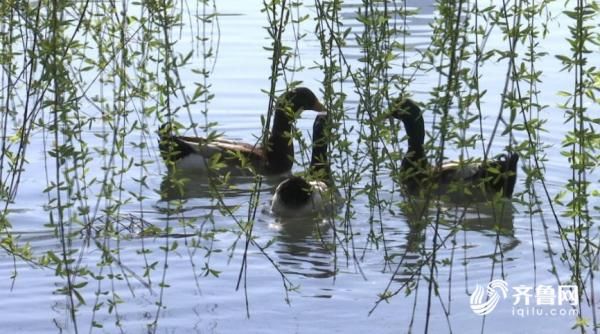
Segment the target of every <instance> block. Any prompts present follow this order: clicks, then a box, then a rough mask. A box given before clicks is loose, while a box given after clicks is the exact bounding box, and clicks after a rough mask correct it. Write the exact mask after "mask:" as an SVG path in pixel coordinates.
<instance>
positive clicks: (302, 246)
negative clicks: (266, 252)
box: [269, 217, 335, 278]
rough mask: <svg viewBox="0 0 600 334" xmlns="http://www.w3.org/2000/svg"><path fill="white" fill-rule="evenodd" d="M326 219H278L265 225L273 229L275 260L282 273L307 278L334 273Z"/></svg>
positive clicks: (324, 276) (328, 275) (328, 223)
mask: <svg viewBox="0 0 600 334" xmlns="http://www.w3.org/2000/svg"><path fill="white" fill-rule="evenodd" d="M332 223H333V222H330V221H328V220H324V219H322V218H315V217H309V218H302V217H298V218H279V219H278V220H276V221H275V222H273V223H271V224H270V225H269V228H271V229H274V230H276V231H277V242H276V246H275V247H276V249H275V253H276V254H277V256H278V259H277V263H278V264H279V265H280V267H281V270H282V271H283V272H284V273H286V274H291V275H294V276H295V275H301V276H304V277H311V278H329V277H333V275H335V271H334V267H335V266H334V251H335V249H334V248H333V246H332V245H330V244H329V243H328V242H327V240H331V238H332V233H330V224H332Z"/></svg>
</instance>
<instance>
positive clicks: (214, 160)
mask: <svg viewBox="0 0 600 334" xmlns="http://www.w3.org/2000/svg"><path fill="white" fill-rule="evenodd" d="M307 109H308V110H316V111H325V109H324V107H323V105H322V104H321V103H320V102H319V100H318V99H317V97H316V96H315V95H314V93H313V92H312V91H311V90H310V89H308V88H303V87H299V88H296V89H293V90H290V91H288V92H286V93H284V94H283V95H282V96H280V97H279V98H278V101H277V105H276V108H275V112H274V117H273V122H272V128H271V131H270V132H269V134H268V137H267V139H266V141H265V145H264V146H263V145H260V144H258V143H254V144H251V143H245V142H242V141H235V140H229V139H225V138H223V137H217V138H211V139H207V138H203V137H191V136H178V135H173V134H171V132H172V128H171V127H172V126H171V124H169V123H167V124H164V125H163V126H161V128H160V130H159V134H160V139H159V148H160V151H161V155H162V158H163V160H164V161H165V163H166V164H167V166H168V167H169V169H170V170H178V171H184V172H185V173H207V172H208V171H209V169H217V170H220V169H225V170H226V171H227V172H230V173H232V174H237V175H239V174H250V173H251V170H253V171H254V172H255V173H258V174H262V175H266V176H269V175H282V174H289V172H290V170H291V169H292V166H293V163H294V145H293V141H292V137H291V131H292V127H293V123H294V121H295V119H296V117H297V116H298V115H299V114H300V113H301V112H302V111H304V110H307ZM209 166H210V167H209ZM211 167H212V168H211Z"/></svg>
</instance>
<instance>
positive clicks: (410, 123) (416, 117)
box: [391, 97, 425, 151]
mask: <svg viewBox="0 0 600 334" xmlns="http://www.w3.org/2000/svg"><path fill="white" fill-rule="evenodd" d="M391 111H392V116H393V117H394V118H396V119H399V120H400V121H402V123H403V124H404V130H405V131H406V135H407V136H408V148H409V151H410V150H411V149H412V150H414V149H421V148H422V147H423V143H424V141H425V122H424V121H423V112H422V111H421V108H419V106H418V105H417V103H416V102H415V101H413V100H411V99H409V98H402V97H400V98H398V99H397V100H395V101H394V102H393V103H392V106H391Z"/></svg>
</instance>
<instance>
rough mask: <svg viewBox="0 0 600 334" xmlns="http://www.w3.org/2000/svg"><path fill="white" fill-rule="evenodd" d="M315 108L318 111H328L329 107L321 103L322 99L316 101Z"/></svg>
mask: <svg viewBox="0 0 600 334" xmlns="http://www.w3.org/2000/svg"><path fill="white" fill-rule="evenodd" d="M314 110H315V111H317V112H322V113H327V109H325V106H324V105H323V104H321V101H317V102H316V103H315V106H314Z"/></svg>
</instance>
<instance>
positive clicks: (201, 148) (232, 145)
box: [174, 136, 264, 161]
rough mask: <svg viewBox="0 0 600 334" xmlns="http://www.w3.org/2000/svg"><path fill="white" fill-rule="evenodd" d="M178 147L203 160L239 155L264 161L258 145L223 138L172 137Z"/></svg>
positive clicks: (261, 150) (262, 152) (262, 151)
mask: <svg viewBox="0 0 600 334" xmlns="http://www.w3.org/2000/svg"><path fill="white" fill-rule="evenodd" d="M174 139H175V141H176V142H177V144H178V147H181V148H184V149H183V150H181V151H182V152H188V153H190V154H199V155H201V156H203V157H205V158H209V157H211V156H214V155H215V154H221V155H223V156H224V157H225V158H230V157H234V156H237V155H238V154H241V155H242V156H244V157H245V158H247V159H249V160H251V161H260V160H262V159H264V150H263V149H262V147H261V146H260V145H258V144H249V143H244V142H241V141H236V140H230V139H225V138H216V139H213V140H210V141H209V140H207V139H206V138H203V137H186V136H176V137H174Z"/></svg>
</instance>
